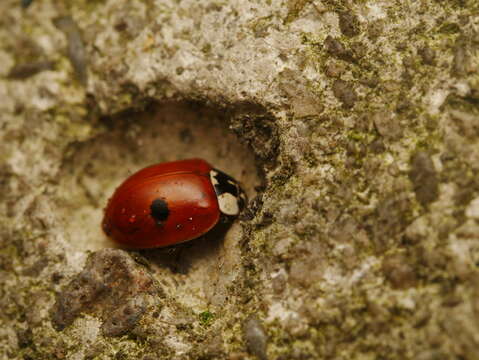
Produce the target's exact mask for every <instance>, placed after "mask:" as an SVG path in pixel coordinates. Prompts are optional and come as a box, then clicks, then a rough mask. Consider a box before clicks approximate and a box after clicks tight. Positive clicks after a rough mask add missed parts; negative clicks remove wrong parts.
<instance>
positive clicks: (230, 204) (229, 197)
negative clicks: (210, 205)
mask: <svg viewBox="0 0 479 360" xmlns="http://www.w3.org/2000/svg"><path fill="white" fill-rule="evenodd" d="M218 205H219V206H220V211H221V212H222V213H223V214H225V215H231V216H233V215H238V214H239V210H240V209H239V205H238V199H237V198H236V196H234V195H233V194H230V193H223V194H221V195H220V196H218Z"/></svg>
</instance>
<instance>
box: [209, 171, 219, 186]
mask: <svg viewBox="0 0 479 360" xmlns="http://www.w3.org/2000/svg"><path fill="white" fill-rule="evenodd" d="M216 176H218V173H217V172H216V171H214V170H211V171H210V180H211V183H212V184H213V186H214V185H218V184H219V182H218V179H216Z"/></svg>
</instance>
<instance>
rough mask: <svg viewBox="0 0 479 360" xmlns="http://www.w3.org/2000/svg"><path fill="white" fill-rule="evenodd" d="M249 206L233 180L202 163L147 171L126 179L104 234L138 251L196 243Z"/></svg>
mask: <svg viewBox="0 0 479 360" xmlns="http://www.w3.org/2000/svg"><path fill="white" fill-rule="evenodd" d="M245 203H246V196H245V193H244V192H243V190H242V189H241V187H240V185H239V184H238V182H237V181H236V180H234V179H233V178H232V177H231V176H229V175H227V174H225V173H223V172H222V171H220V170H217V169H215V168H213V167H212V166H211V165H210V164H208V163H207V162H206V161H204V160H202V159H188V160H181V161H172V162H165V163H161V164H156V165H152V166H149V167H146V168H144V169H142V170H140V171H138V172H136V173H135V174H133V175H131V176H130V177H129V178H128V179H126V180H125V181H124V182H123V183H122V184H121V185H120V186H119V187H118V188H117V189H116V190H115V192H114V194H113V196H112V197H111V198H110V200H109V201H108V205H107V207H106V208H105V215H104V218H103V222H102V227H103V231H104V232H105V234H106V235H107V236H108V237H110V238H111V239H112V240H114V241H115V242H117V243H119V244H121V245H123V246H126V247H129V248H136V249H146V248H156V247H163V246H168V245H174V244H178V243H181V242H184V241H188V240H192V239H195V238H197V237H199V236H201V235H203V234H205V233H207V232H208V231H209V230H210V229H211V228H213V227H214V226H215V225H216V224H217V223H218V221H219V220H220V218H222V217H227V218H231V217H236V216H238V215H239V213H240V212H241V210H242V209H243V207H244V206H245Z"/></svg>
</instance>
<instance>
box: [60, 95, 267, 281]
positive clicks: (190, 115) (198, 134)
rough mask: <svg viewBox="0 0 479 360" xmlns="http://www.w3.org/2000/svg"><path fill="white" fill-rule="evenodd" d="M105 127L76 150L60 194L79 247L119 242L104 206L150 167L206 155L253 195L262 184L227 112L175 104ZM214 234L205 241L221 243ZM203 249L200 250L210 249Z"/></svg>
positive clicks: (121, 117)
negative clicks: (105, 225)
mask: <svg viewBox="0 0 479 360" xmlns="http://www.w3.org/2000/svg"><path fill="white" fill-rule="evenodd" d="M105 125H106V127H107V131H105V133H103V134H101V135H98V136H97V137H95V138H94V139H92V140H90V141H86V142H83V143H79V144H76V145H75V146H73V147H72V148H71V152H70V153H69V154H67V156H66V159H65V161H64V166H63V168H62V171H61V174H60V177H59V186H58V189H57V191H56V194H55V199H56V203H57V205H58V214H59V215H60V216H61V217H62V224H63V228H64V230H65V236H66V237H67V238H68V241H69V243H70V244H71V246H72V247H73V249H75V250H77V251H86V250H98V249H101V248H105V247H114V246H115V244H114V243H112V242H111V241H110V240H109V239H108V238H107V237H106V236H105V235H104V234H103V231H102V229H101V225H100V224H101V220H102V218H103V208H104V207H105V206H106V203H107V200H108V198H109V197H110V196H111V195H112V193H113V191H114V190H115V189H116V187H117V186H118V185H119V184H120V183H121V182H122V181H123V180H124V179H126V178H127V177H128V176H129V175H131V174H132V173H134V172H136V171H137V170H139V169H141V168H143V167H145V166H148V165H152V164H155V163H160V162H164V161H173V160H179V159H186V158H192V157H199V158H203V159H205V160H207V161H208V162H210V163H211V164H212V165H213V166H215V167H217V168H218V169H221V170H223V171H225V172H226V173H228V174H230V175H232V176H233V177H234V178H236V179H237V180H239V181H240V182H241V183H242V185H243V187H244V190H245V191H246V192H247V195H248V197H249V198H250V199H251V198H253V197H254V195H255V190H254V189H255V187H257V186H258V185H260V183H261V179H260V176H259V175H258V172H257V166H256V163H255V156H254V154H253V152H252V150H251V149H250V148H249V147H247V146H246V145H244V144H243V143H241V142H240V141H239V139H238V138H237V137H236V136H235V135H234V134H233V133H232V132H231V131H230V130H229V129H228V125H229V119H228V118H227V117H226V116H225V115H223V113H222V111H219V110H215V109H213V108H211V107H206V106H200V105H191V104H186V103H170V104H163V105H154V106H151V107H150V109H148V110H147V111H144V112H141V113H135V112H130V113H125V114H122V115H118V116H115V117H113V118H111V119H107V120H106V121H105ZM229 232H230V231H228V233H229ZM232 233H233V234H234V233H235V230H233V231H232ZM212 235H213V237H214V238H217V237H218V236H222V235H223V234H221V232H216V233H215V232H213V233H212V234H211V235H207V237H206V238H207V241H206V242H207V243H211V244H210V246H212V247H216V246H217V244H215V241H213V240H210V239H211V237H212ZM201 240H202V239H200V241H201ZM193 244H194V243H193ZM204 245H205V244H204V243H203V247H204ZM203 247H201V248H200V249H198V251H200V252H204V251H206V250H205V249H204V248H203ZM190 260H191V259H188V260H186V261H190ZM160 263H161V261H160ZM180 272H182V271H181V270H180Z"/></svg>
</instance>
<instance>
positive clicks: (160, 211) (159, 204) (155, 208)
mask: <svg viewBox="0 0 479 360" xmlns="http://www.w3.org/2000/svg"><path fill="white" fill-rule="evenodd" d="M150 211H151V213H150V214H151V216H152V217H153V219H155V221H156V223H157V224H158V225H162V224H163V222H164V221H165V220H166V219H168V216H169V215H170V210H169V209H168V204H167V203H166V201H165V200H163V199H155V200H153V201H152V203H151V205H150Z"/></svg>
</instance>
